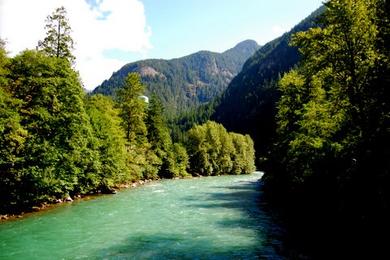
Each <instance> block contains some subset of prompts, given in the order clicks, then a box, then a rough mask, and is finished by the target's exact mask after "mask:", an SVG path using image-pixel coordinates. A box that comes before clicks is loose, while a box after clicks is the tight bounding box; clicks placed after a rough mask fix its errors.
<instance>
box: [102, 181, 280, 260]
mask: <svg viewBox="0 0 390 260" xmlns="http://www.w3.org/2000/svg"><path fill="white" fill-rule="evenodd" d="M260 188H261V184H260V183H259V182H258V181H253V182H240V183H236V184H234V185H231V186H217V187H213V190H215V191H216V192H206V193H204V192H199V196H198V195H195V196H186V197H183V198H181V199H182V200H184V201H185V204H186V206H187V207H189V208H193V210H194V211H199V210H202V209H206V210H210V209H211V210H212V212H213V213H211V215H210V216H208V217H209V218H214V216H213V214H215V212H217V213H216V214H218V212H219V211H218V209H222V210H223V209H225V210H232V209H233V210H234V212H238V214H239V216H236V215H234V216H233V217H229V216H227V217H223V218H222V219H221V218H217V219H216V220H215V222H214V225H215V226H216V227H217V229H219V230H223V231H226V232H225V233H223V236H229V234H235V233H236V232H243V234H249V235H250V236H252V237H253V241H254V242H253V243H247V244H240V243H239V242H240V241H237V243H235V241H233V242H231V243H230V242H229V243H224V239H225V238H220V239H215V237H213V236H212V235H213V234H210V233H207V232H204V230H203V232H201V231H198V229H197V227H196V226H194V227H193V228H192V229H191V230H187V232H180V231H178V230H175V229H174V230H164V232H159V233H153V232H150V233H147V232H138V233H137V232H135V233H133V234H132V235H131V236H129V237H128V238H127V239H126V240H125V241H122V243H120V244H117V245H115V246H112V247H109V248H106V249H104V250H102V251H101V252H100V253H99V255H100V256H102V258H115V259H128V258H130V257H131V258H132V259H284V257H282V256H281V255H280V253H279V251H280V250H281V248H280V246H281V243H280V241H279V238H280V236H281V230H280V228H279V227H278V226H276V225H275V224H274V223H273V222H272V221H271V218H270V217H269V216H268V215H267V213H266V212H264V211H263V208H262V204H261V203H260V199H261V192H259V190H260ZM224 190H225V192H224ZM173 214H174V213H173ZM210 232H213V230H210ZM245 232H246V233H245ZM227 239H229V238H227Z"/></svg>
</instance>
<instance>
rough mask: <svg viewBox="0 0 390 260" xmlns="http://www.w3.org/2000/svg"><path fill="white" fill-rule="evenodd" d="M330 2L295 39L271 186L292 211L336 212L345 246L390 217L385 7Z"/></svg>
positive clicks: (298, 215) (329, 216) (283, 85)
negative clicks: (296, 60) (315, 23)
mask: <svg viewBox="0 0 390 260" xmlns="http://www.w3.org/2000/svg"><path fill="white" fill-rule="evenodd" d="M325 5H326V11H325V13H324V15H323V17H322V18H321V22H322V26H321V27H316V28H312V29H310V30H308V31H306V32H300V33H297V34H295V36H294V37H293V39H292V44H293V45H295V46H297V47H299V51H300V52H301V54H302V58H303V59H302V61H301V63H300V64H299V66H298V67H297V68H294V69H293V70H291V71H290V72H289V73H286V74H285V75H284V76H283V78H282V79H281V80H280V82H279V90H280V92H281V94H282V95H281V98H280V100H279V102H278V107H277V108H278V114H277V120H278V122H277V123H278V124H277V126H278V128H277V138H276V143H275V145H274V148H273V150H272V153H271V155H272V156H271V159H270V161H269V164H268V166H269V167H268V169H267V172H266V175H265V187H266V189H267V194H269V195H270V196H269V197H270V198H271V197H272V198H281V199H282V202H284V203H286V204H284V205H285V208H286V209H287V211H288V213H289V214H290V217H291V215H292V217H291V218H294V219H299V220H300V221H301V223H305V225H306V223H307V222H309V221H312V219H316V224H317V225H318V223H322V220H325V221H326V222H327V221H328V220H331V221H332V220H333V222H330V223H331V224H330V225H329V226H331V228H334V229H331V230H336V229H337V232H339V233H342V234H343V235H346V237H348V239H346V238H345V237H343V236H341V237H343V238H342V240H343V241H342V243H343V247H344V242H345V241H347V242H349V243H351V244H353V247H355V246H356V244H355V241H357V242H358V243H362V242H361V241H364V242H363V244H364V246H366V244H367V243H372V241H368V240H367V237H369V239H370V240H371V239H372V237H373V236H370V235H367V234H366V233H368V234H371V233H370V232H371V231H372V230H376V231H377V230H379V229H381V228H382V227H383V226H386V225H388V221H387V219H388V218H389V216H390V212H389V207H388V205H389V203H390V196H389V193H388V190H389V189H390V185H389V169H390V164H389V160H388V157H389V154H390V148H389V147H390V132H389V129H390V128H389V126H390V104H389V100H390V93H389V90H388V86H389V83H390V80H389V75H390V74H389V72H390V60H389V46H390V44H389V37H388V35H389V23H388V21H389V20H388V19H389V18H388V17H389V9H388V8H387V9H386V7H385V6H386V1H382V0H354V1H352V0H330V1H328V2H327V3H326V4H325ZM324 215H325V216H326V217H324ZM335 227H336V228H335ZM378 227H379V228H378ZM357 228H358V229H359V230H361V236H360V232H359V236H356V237H352V236H351V235H350V231H351V230H356V229H357ZM384 230H386V229H384ZM332 232H333V231H330V233H332ZM386 232H387V230H386V231H384V233H386ZM332 235H333V233H332ZM375 237H380V236H379V235H377V234H375ZM340 240H341V239H340ZM375 241H376V242H374V244H375V245H376V243H378V242H379V241H377V240H375ZM370 253H371V251H370Z"/></svg>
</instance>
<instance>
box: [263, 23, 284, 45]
mask: <svg viewBox="0 0 390 260" xmlns="http://www.w3.org/2000/svg"><path fill="white" fill-rule="evenodd" d="M291 28H292V26H290V25H279V24H275V25H273V26H271V27H269V28H267V29H266V28H264V29H263V30H264V31H263V32H262V33H261V37H259V38H257V39H256V41H257V42H258V43H259V44H260V45H264V44H266V43H268V42H270V41H272V40H274V39H276V38H278V37H280V36H282V35H283V34H284V33H285V32H288V31H289V30H291Z"/></svg>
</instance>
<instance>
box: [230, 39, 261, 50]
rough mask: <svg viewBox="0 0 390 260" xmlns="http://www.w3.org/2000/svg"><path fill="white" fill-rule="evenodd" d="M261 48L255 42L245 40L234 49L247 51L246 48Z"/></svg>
mask: <svg viewBox="0 0 390 260" xmlns="http://www.w3.org/2000/svg"><path fill="white" fill-rule="evenodd" d="M259 47H260V46H259V45H258V44H257V42H256V41H255V40H250V39H249V40H245V41H242V42H240V43H238V44H237V45H236V46H234V47H233V49H245V48H256V49H258V48H259Z"/></svg>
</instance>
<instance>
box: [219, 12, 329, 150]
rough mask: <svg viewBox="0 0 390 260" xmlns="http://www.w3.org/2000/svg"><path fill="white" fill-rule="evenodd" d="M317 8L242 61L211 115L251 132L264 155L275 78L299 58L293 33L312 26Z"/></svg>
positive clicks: (272, 127)
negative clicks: (292, 43) (241, 67)
mask: <svg viewBox="0 0 390 260" xmlns="http://www.w3.org/2000/svg"><path fill="white" fill-rule="evenodd" d="M322 12H323V8H319V9H318V10H316V11H315V12H313V13H312V14H311V15H310V16H309V17H307V18H306V19H304V20H303V21H302V22H301V23H299V24H298V25H296V26H295V27H294V28H293V29H292V30H291V31H290V32H288V33H285V34H284V35H283V36H281V37H279V38H277V39H275V40H273V41H271V42H269V43H267V44H266V45H264V46H263V47H262V48H260V49H259V50H258V51H257V52H256V53H255V54H254V55H253V56H252V57H250V58H249V59H248V61H247V62H246V63H245V64H244V66H243V69H242V71H241V72H240V73H239V74H238V75H237V76H236V77H235V78H234V79H233V80H232V82H231V83H230V84H229V86H228V88H227V89H226V91H225V92H224V94H223V95H222V97H221V99H220V100H219V102H218V105H217V106H216V108H215V113H214V114H213V115H212V119H213V120H215V121H218V122H220V123H222V124H223V125H225V126H226V128H228V129H229V130H231V131H235V132H242V133H248V134H250V135H251V136H252V137H253V138H254V140H255V144H256V151H257V153H258V155H261V156H266V154H265V153H266V151H269V149H268V148H269V146H270V144H271V142H272V139H273V135H274V133H275V115H276V102H277V100H278V99H279V96H280V94H279V91H278V90H277V86H276V85H277V82H278V80H279V79H280V77H281V76H282V75H283V73H285V72H287V71H289V70H290V69H291V68H292V67H294V66H295V65H296V64H297V63H298V61H299V53H298V50H297V48H295V47H292V46H289V41H290V38H291V36H292V34H294V33H296V32H299V31H305V30H307V29H308V28H310V27H312V26H313V25H314V23H315V21H316V19H317V17H318V16H319V14H320V13H322Z"/></svg>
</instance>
